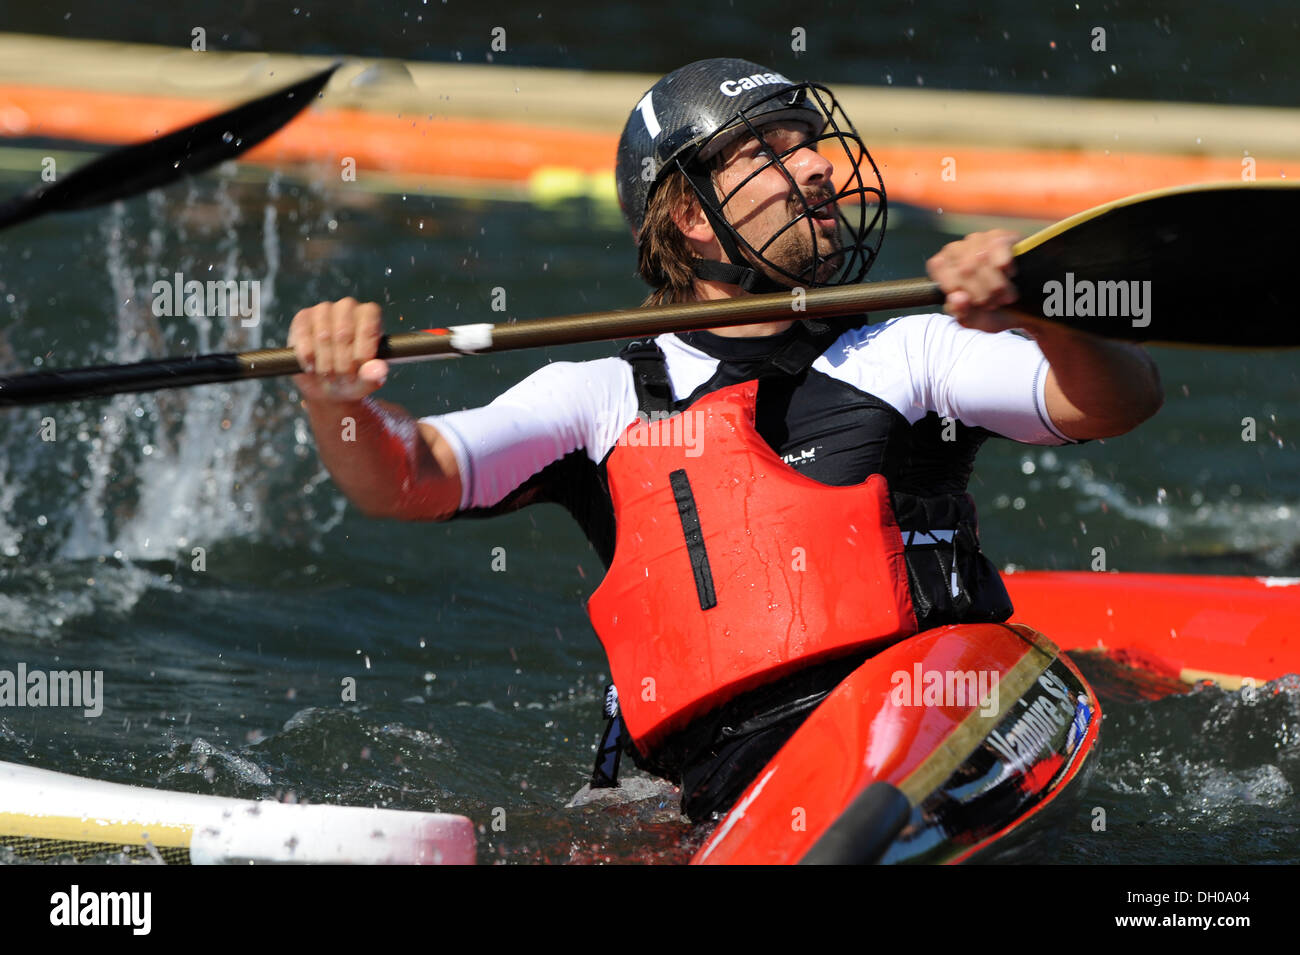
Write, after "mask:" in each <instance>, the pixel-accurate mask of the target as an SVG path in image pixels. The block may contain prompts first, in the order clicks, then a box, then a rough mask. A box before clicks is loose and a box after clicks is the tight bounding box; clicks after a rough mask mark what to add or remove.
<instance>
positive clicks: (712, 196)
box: [682, 169, 790, 293]
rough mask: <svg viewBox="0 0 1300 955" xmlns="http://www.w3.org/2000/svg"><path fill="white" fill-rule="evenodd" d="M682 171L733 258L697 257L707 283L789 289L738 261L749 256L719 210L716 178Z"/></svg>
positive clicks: (749, 289)
mask: <svg viewBox="0 0 1300 955" xmlns="http://www.w3.org/2000/svg"><path fill="white" fill-rule="evenodd" d="M682 171H683V172H684V173H685V174H686V178H687V179H688V180H690V183H691V185H692V186H694V187H695V192H696V194H697V195H698V196H699V199H700V208H702V209H703V210H704V215H705V217H706V218H708V220H709V225H711V226H713V234H714V235H715V236H717V239H718V244H719V245H721V246H722V249H723V251H724V252H726V253H727V258H729V259H731V261H730V262H717V261H714V260H712V259H695V260H694V261H693V262H692V263H691V268H692V270H693V271H694V272H695V274H696V275H697V276H698V277H699V278H702V279H704V280H705V281H706V282H724V283H726V284H727V285H738V286H740V287H741V288H742V289H744V290H745V291H746V292H754V293H763V292H788V291H789V290H790V286H788V285H782V284H781V283H780V282H776V281H774V280H773V279H772V278H771V277H769V276H768V275H765V274H764V273H763V272H760V271H759V270H758V269H756V268H753V267H752V266H748V265H737V264H735V263H739V262H744V261H745V257H744V255H742V254H741V251H740V247H739V245H738V244H737V243H736V237H735V234H734V233H733V232H732V229H731V226H730V225H729V224H728V223H727V222H726V221H724V220H723V218H722V215H721V212H720V211H719V210H718V206H719V202H718V193H717V191H716V190H715V189H714V188H713V179H712V177H711V176H710V175H709V173H708V172H702V171H699V170H687V169H683V170H682Z"/></svg>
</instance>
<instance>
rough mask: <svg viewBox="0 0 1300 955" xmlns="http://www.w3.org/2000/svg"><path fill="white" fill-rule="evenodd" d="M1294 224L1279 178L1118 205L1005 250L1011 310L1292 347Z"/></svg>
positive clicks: (1104, 330)
mask: <svg viewBox="0 0 1300 955" xmlns="http://www.w3.org/2000/svg"><path fill="white" fill-rule="evenodd" d="M1297 218H1300V182H1297V183H1290V182H1286V181H1284V180H1277V181H1269V182H1251V183H1246V182H1243V183H1226V184H1213V185H1206V186H1184V187H1179V188H1176V189H1167V190H1160V191H1158V192H1154V193H1144V194H1142V195H1139V196H1130V197H1129V198H1127V199H1120V200H1118V201H1116V202H1112V203H1109V204H1108V205H1104V206H1098V207H1097V208H1096V209H1090V210H1089V211H1087V212H1082V213H1080V214H1079V215H1077V216H1074V217H1073V218H1071V219H1067V220H1065V221H1064V222H1060V223H1057V224H1056V225H1054V226H1051V227H1049V228H1047V229H1044V230H1043V231H1042V232H1039V233H1037V234H1036V235H1032V236H1030V237H1029V238H1027V239H1025V240H1024V241H1023V242H1021V243H1020V244H1019V245H1017V246H1016V252H1017V255H1016V276H1015V284H1016V287H1017V289H1018V290H1019V292H1020V300H1019V301H1018V302H1017V303H1016V305H1015V306H1014V307H1015V308H1016V309H1017V310H1019V311H1022V312H1026V313H1028V314H1030V315H1035V316H1038V317H1040V318H1046V319H1048V320H1049V321H1052V322H1055V323H1057V324H1060V325H1065V326H1067V327H1069V328H1074V329H1078V330H1080V331H1085V332H1094V333H1096V334H1099V335H1105V336H1106V337H1108V338H1118V339H1122V340H1125V341H1132V342H1147V341H1149V342H1171V343H1177V344H1180V345H1216V346H1217V345H1226V346H1238V347H1245V348H1257V347H1266V348H1279V347H1280V348H1290V347H1297V346H1300V306H1298V305H1297V298H1296V294H1295V290H1294V286H1293V285H1292V279H1293V276H1294V274H1295V269H1296V258H1297V252H1300V243H1298V242H1297V239H1296V235H1295V232H1294V231H1293V229H1294V223H1295V222H1296V220H1297Z"/></svg>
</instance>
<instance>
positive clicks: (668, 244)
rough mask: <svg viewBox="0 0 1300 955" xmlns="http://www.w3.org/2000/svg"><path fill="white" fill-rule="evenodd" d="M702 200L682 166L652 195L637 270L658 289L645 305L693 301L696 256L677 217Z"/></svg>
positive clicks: (670, 174) (641, 239)
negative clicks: (674, 218) (692, 264)
mask: <svg viewBox="0 0 1300 955" xmlns="http://www.w3.org/2000/svg"><path fill="white" fill-rule="evenodd" d="M698 201H699V199H698V197H697V196H696V195H695V190H694V189H692V188H691V184H690V183H689V182H687V180H686V175H685V174H684V173H683V172H682V171H681V170H680V169H674V170H673V171H672V172H670V173H667V174H666V175H665V176H664V179H663V181H662V182H661V183H659V187H658V188H657V189H655V191H654V193H653V194H652V195H651V196H650V204H649V206H648V207H647V208H646V216H645V222H644V223H642V225H641V235H640V237H639V243H638V244H639V248H638V251H637V265H636V270H637V274H638V275H640V276H641V278H643V279H644V280H645V281H646V282H647V283H648V284H649V285H650V286H651V287H652V288H653V289H654V291H653V292H651V293H650V294H649V295H648V296H647V297H646V300H645V301H644V302H642V303H641V304H642V305H643V306H646V305H669V304H672V303H676V302H689V301H691V300H692V299H693V298H694V297H695V294H694V291H693V287H694V282H695V271H694V270H693V269H692V268H691V263H692V262H693V261H694V260H695V258H696V256H695V253H694V252H693V251H692V250H691V247H690V244H689V243H688V242H687V241H686V236H684V235H682V230H681V228H679V227H678V225H677V223H676V222H674V221H673V217H674V214H676V215H681V214H684V213H686V212H688V211H689V209H690V206H691V203H693V202H698Z"/></svg>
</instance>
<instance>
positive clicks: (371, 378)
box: [289, 298, 388, 402]
mask: <svg viewBox="0 0 1300 955" xmlns="http://www.w3.org/2000/svg"><path fill="white" fill-rule="evenodd" d="M381 334H382V332H381V331H380V312H379V306H378V305H376V304H375V303H374V302H365V303H361V302H358V301H357V300H356V299H354V298H345V299H340V300H339V301H337V302H321V303H320V304H319V305H313V306H312V307H311V308H304V309H303V310H302V311H300V312H299V313H298V314H297V315H295V316H294V317H293V323H292V324H291V325H290V326H289V347H290V348H292V349H293V350H294V354H295V355H296V356H297V358H298V364H299V365H301V366H302V368H303V369H304V370H305V371H306V374H302V375H295V376H294V379H293V380H294V383H295V384H296V385H297V386H298V389H299V391H301V392H302V396H303V397H304V398H305V399H307V400H308V401H327V402H352V401H360V400H361V399H362V398H364V397H365V396H366V395H368V394H370V393H371V392H374V391H376V390H377V389H378V388H379V387H380V386H381V385H383V383H384V382H385V381H386V380H387V379H388V362H386V361H383V360H381V359H379V358H376V357H375V354H376V352H377V351H378V350H379V338H380V335H381Z"/></svg>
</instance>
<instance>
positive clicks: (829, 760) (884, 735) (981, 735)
mask: <svg viewBox="0 0 1300 955" xmlns="http://www.w3.org/2000/svg"><path fill="white" fill-rule="evenodd" d="M981 675H984V676H983V677H981ZM972 690H975V691H976V692H971V691H972ZM954 691H955V692H954ZM1100 724H1101V711H1100V709H1099V708H1098V705H1097V700H1096V696H1095V694H1094V693H1093V691H1092V689H1091V687H1089V686H1088V684H1087V682H1086V681H1085V680H1084V678H1083V676H1082V674H1080V673H1079V671H1078V669H1077V668H1076V667H1075V666H1074V664H1073V663H1071V662H1070V660H1069V659H1068V658H1066V657H1065V656H1063V655H1061V654H1060V653H1059V652H1058V650H1057V648H1056V647H1055V646H1053V644H1052V643H1051V641H1049V640H1047V639H1046V638H1044V637H1043V636H1042V635H1041V634H1039V633H1036V632H1035V631H1033V630H1032V629H1031V628H1029V627H1026V626H1024V625H1005V624H964V625H954V626H947V627H940V628H937V629H935V630H930V631H926V632H925V633H921V634H918V635H917V636H914V637H909V638H908V639H906V640H903V641H901V642H899V643H897V644H895V645H894V646H892V647H890V648H888V649H887V650H885V651H883V652H881V653H879V654H877V655H876V656H873V657H872V658H870V659H869V660H867V661H866V662H865V663H863V664H862V666H860V667H859V668H858V669H857V670H855V671H854V672H853V673H851V674H850V675H849V676H848V677H847V678H846V679H845V680H844V681H843V682H842V683H841V684H840V685H839V686H838V687H836V688H835V690H834V691H832V693H831V694H830V695H829V696H827V697H826V699H825V700H824V701H823V702H822V703H821V704H820V705H819V706H818V707H817V709H816V710H814V711H813V713H812V715H810V716H809V717H808V719H807V720H806V721H805V722H804V723H803V725H802V726H800V728H799V729H798V730H797V731H796V732H795V733H794V735H793V736H791V737H790V739H789V740H788V741H787V743H786V745H785V746H784V747H783V748H782V749H781V750H780V751H779V752H778V753H777V754H776V756H775V757H773V759H772V760H771V762H769V763H768V765H767V766H766V767H764V769H763V770H762V771H761V772H760V773H759V774H758V777H757V778H756V779H755V781H754V782H753V783H752V784H751V785H750V786H749V788H748V789H747V790H746V791H745V792H744V793H743V794H742V795H741V797H740V799H739V800H738V801H737V803H736V805H735V806H734V807H733V809H732V810H731V812H730V813H728V814H727V816H726V817H725V818H724V819H723V820H722V821H721V822H720V823H719V824H718V827H717V829H716V830H715V831H714V833H713V835H712V836H711V838H710V839H709V841H708V842H707V843H706V844H705V846H704V847H703V848H702V849H701V850H700V852H699V853H698V854H697V855H696V856H695V858H694V860H693V862H695V863H705V864H784V863H792V862H801V861H802V862H821V863H867V862H886V863H896V862H941V863H942V862H961V861H964V860H966V859H969V858H972V857H973V856H975V855H976V854H978V853H982V852H984V851H986V850H988V849H990V848H991V847H992V846H994V845H995V844H996V843H998V842H999V841H1000V840H1001V839H1002V838H1003V837H1004V836H1007V835H1008V834H1010V833H1011V832H1012V831H1013V830H1016V829H1017V828H1019V827H1020V826H1021V824H1022V823H1024V822H1026V821H1027V820H1028V819H1030V818H1031V817H1032V816H1034V815H1035V814H1037V813H1038V812H1039V811H1040V810H1041V809H1043V808H1045V807H1046V806H1047V805H1048V804H1049V803H1051V802H1053V801H1054V800H1056V799H1057V797H1058V796H1060V795H1061V794H1062V793H1064V792H1066V791H1067V790H1068V789H1073V788H1076V787H1073V785H1072V784H1073V783H1074V782H1075V781H1076V778H1077V777H1078V776H1079V774H1080V772H1081V770H1083V769H1084V768H1085V766H1090V765H1091V764H1092V760H1091V759H1090V756H1091V754H1092V752H1093V751H1094V749H1095V747H1096V744H1097V739H1098V733H1099V729H1100Z"/></svg>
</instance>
